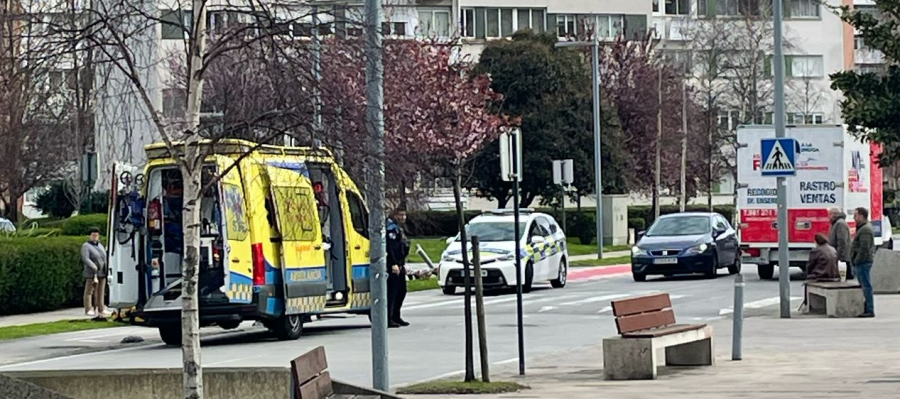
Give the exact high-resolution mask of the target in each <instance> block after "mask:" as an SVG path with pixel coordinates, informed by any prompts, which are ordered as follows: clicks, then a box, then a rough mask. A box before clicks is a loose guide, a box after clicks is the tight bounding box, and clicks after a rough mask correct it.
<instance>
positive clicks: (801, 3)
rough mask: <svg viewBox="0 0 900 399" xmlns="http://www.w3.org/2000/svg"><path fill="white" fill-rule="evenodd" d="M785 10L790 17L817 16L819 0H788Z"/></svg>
mask: <svg viewBox="0 0 900 399" xmlns="http://www.w3.org/2000/svg"><path fill="white" fill-rule="evenodd" d="M786 11H787V12H786V14H787V15H788V16H789V17H791V18H818V17H819V0H788V2H787V10H786Z"/></svg>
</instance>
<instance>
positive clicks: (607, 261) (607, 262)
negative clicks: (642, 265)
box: [569, 256, 631, 267]
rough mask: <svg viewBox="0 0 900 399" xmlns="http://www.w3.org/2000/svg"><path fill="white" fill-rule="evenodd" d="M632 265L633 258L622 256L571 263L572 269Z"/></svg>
mask: <svg viewBox="0 0 900 399" xmlns="http://www.w3.org/2000/svg"><path fill="white" fill-rule="evenodd" d="M629 263H631V256H620V257H618V258H603V259H599V260H598V259H583V260H573V261H571V262H569V266H570V267H590V266H612V265H626V264H629Z"/></svg>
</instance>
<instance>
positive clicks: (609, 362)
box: [603, 337, 657, 380]
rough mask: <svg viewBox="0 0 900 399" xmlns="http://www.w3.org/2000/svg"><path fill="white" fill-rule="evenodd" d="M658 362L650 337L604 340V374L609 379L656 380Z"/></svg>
mask: <svg viewBox="0 0 900 399" xmlns="http://www.w3.org/2000/svg"><path fill="white" fill-rule="evenodd" d="M656 363H657V358H656V351H655V350H653V340H652V339H650V338H627V339H623V338H621V337H614V338H606V339H604V340H603V374H604V376H605V378H606V379H607V380H654V379H656Z"/></svg>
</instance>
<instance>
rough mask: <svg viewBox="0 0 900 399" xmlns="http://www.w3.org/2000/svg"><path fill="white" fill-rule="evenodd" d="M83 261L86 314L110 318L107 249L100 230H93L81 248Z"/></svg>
mask: <svg viewBox="0 0 900 399" xmlns="http://www.w3.org/2000/svg"><path fill="white" fill-rule="evenodd" d="M81 261H82V263H84V298H83V299H84V314H85V315H88V316H91V317H94V316H97V317H100V316H109V315H110V313H109V312H108V311H107V310H106V305H105V304H104V298H105V297H106V276H107V275H108V273H109V268H108V267H107V266H106V249H105V248H103V244H100V229H98V228H96V227H95V228H92V229H91V235H90V237H89V238H88V241H87V242H86V243H84V244H83V245H82V246H81Z"/></svg>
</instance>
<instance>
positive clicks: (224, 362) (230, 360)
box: [203, 355, 268, 367]
mask: <svg viewBox="0 0 900 399" xmlns="http://www.w3.org/2000/svg"><path fill="white" fill-rule="evenodd" d="M266 356H268V355H257V356H249V357H238V358H234V359H228V360H223V361H221V362H213V363H209V364H204V365H203V367H213V366H218V365H222V364H227V363H234V362H241V361H244V360H250V359H256V358H259V357H266Z"/></svg>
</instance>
